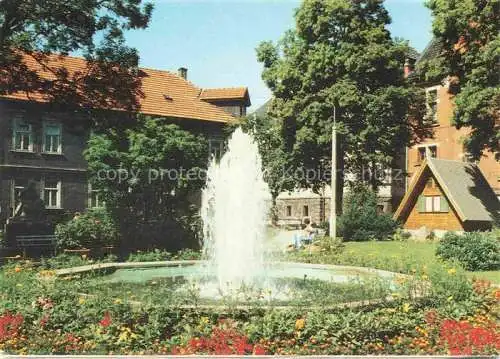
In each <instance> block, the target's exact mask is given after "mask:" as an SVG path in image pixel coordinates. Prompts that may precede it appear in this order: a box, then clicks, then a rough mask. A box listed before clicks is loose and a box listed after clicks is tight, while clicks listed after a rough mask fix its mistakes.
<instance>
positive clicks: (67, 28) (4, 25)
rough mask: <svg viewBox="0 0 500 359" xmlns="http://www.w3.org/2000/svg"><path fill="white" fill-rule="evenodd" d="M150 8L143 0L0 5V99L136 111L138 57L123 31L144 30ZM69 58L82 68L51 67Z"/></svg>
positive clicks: (29, 0) (13, 0) (8, 1)
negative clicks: (36, 98)
mask: <svg viewBox="0 0 500 359" xmlns="http://www.w3.org/2000/svg"><path fill="white" fill-rule="evenodd" d="M152 10H153V5H152V4H151V3H145V4H142V0H124V1H116V0H72V1H61V0H43V1H40V0H2V1H0V78H1V81H0V94H9V93H12V92H19V91H21V92H24V93H28V94H34V93H36V94H40V95H41V96H43V97H44V99H46V100H48V101H49V102H51V103H55V104H56V105H59V106H70V107H75V106H76V107H80V108H81V107H84V108H90V109H93V108H100V109H102V108H105V109H106V108H107V109H123V110H127V111H133V110H135V109H136V106H137V98H138V96H139V95H140V92H139V88H140V74H139V73H138V72H137V71H134V69H136V67H137V64H138V54H137V51H136V50H135V49H133V48H130V47H128V46H126V45H125V39H124V31H126V30H129V29H141V28H145V27H147V26H148V23H149V20H150V18H151V13H152ZM98 39H99V40H98ZM75 52H78V53H80V54H81V55H83V57H84V58H85V59H86V60H87V66H86V68H82V69H79V70H76V71H71V70H69V69H68V68H66V67H64V65H62V64H61V63H60V62H58V61H50V60H51V59H52V60H53V59H54V55H68V54H70V53H75ZM26 61H30V62H35V63H36V64H38V66H39V67H40V68H41V69H43V70H44V71H45V72H47V73H48V74H50V76H45V77H42V76H40V74H39V72H37V71H34V70H33V68H32V67H29V66H27V65H26ZM49 77H50V78H49Z"/></svg>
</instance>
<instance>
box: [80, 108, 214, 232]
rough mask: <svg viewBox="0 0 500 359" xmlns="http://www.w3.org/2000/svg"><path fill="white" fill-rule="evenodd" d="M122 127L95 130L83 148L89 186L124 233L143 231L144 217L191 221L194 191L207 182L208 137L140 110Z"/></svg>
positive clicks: (153, 220)
mask: <svg viewBox="0 0 500 359" xmlns="http://www.w3.org/2000/svg"><path fill="white" fill-rule="evenodd" d="M125 133H126V137H125V138H123V137H122V135H121V132H118V131H109V132H108V133H106V134H95V135H93V136H92V137H91V139H90V141H89V146H88V149H87V150H86V151H85V158H86V159H87V161H88V163H89V173H90V179H91V182H92V188H93V189H97V190H99V191H100V195H101V197H102V198H103V200H104V201H105V203H106V207H107V208H108V209H109V210H110V212H111V213H112V214H113V218H114V219H115V221H116V222H117V223H118V225H119V227H120V232H121V233H122V235H124V236H125V237H130V236H131V235H132V234H136V233H137V232H143V231H142V230H141V225H147V224H148V223H157V224H159V225H160V226H161V225H163V224H164V223H166V222H168V223H169V224H172V223H175V224H176V225H177V226H178V227H179V226H180V227H185V226H186V225H190V224H193V223H187V222H186V221H185V219H186V218H192V216H193V214H194V207H193V202H194V201H195V200H196V198H195V197H194V196H193V194H196V193H199V190H200V189H201V188H202V187H203V185H204V184H205V178H204V173H205V172H204V170H205V169H206V166H207V162H208V161H207V153H208V144H207V141H206V139H205V138H204V137H203V136H201V135H194V134H192V133H190V132H188V131H186V130H183V129H181V128H180V127H179V126H177V125H174V124H167V123H165V121H164V120H162V119H157V118H155V119H153V118H150V117H144V116H140V119H139V124H138V125H137V126H135V127H134V128H133V129H128V130H126V131H125ZM161 235H162V236H163V237H165V233H161ZM151 240H153V238H151Z"/></svg>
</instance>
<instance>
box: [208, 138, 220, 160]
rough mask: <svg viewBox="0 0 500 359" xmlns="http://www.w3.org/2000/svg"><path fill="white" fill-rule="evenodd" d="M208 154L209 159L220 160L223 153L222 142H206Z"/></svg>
mask: <svg viewBox="0 0 500 359" xmlns="http://www.w3.org/2000/svg"><path fill="white" fill-rule="evenodd" d="M208 152H209V154H210V158H212V157H214V158H215V159H216V160H220V158H221V157H222V153H223V152H224V141H222V140H217V139H210V140H208Z"/></svg>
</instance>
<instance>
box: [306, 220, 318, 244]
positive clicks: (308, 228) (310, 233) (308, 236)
mask: <svg viewBox="0 0 500 359" xmlns="http://www.w3.org/2000/svg"><path fill="white" fill-rule="evenodd" d="M304 225H305V227H304V229H303V242H304V243H305V244H310V243H312V241H313V239H314V235H315V234H316V229H314V228H313V226H312V225H311V220H310V219H309V218H306V219H304Z"/></svg>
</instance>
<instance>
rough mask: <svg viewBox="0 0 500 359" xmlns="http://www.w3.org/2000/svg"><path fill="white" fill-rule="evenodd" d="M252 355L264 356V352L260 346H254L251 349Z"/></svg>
mask: <svg viewBox="0 0 500 359" xmlns="http://www.w3.org/2000/svg"><path fill="white" fill-rule="evenodd" d="M253 354H254V355H266V350H265V349H264V348H262V347H261V346H260V345H256V346H255V347H254V348H253Z"/></svg>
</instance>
